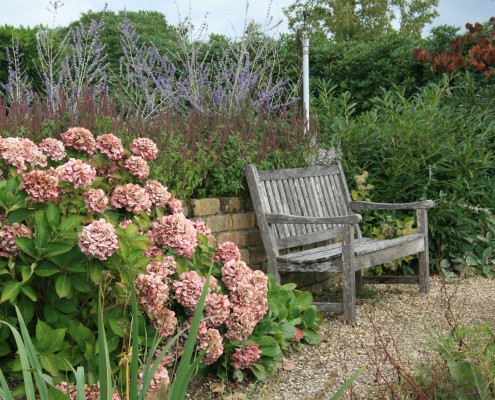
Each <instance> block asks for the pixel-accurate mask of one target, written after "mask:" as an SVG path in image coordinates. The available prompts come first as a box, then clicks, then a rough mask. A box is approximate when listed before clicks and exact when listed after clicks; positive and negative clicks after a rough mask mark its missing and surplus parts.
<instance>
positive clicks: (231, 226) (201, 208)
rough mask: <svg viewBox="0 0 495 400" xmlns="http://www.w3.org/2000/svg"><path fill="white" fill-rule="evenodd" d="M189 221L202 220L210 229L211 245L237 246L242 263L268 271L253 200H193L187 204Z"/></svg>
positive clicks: (230, 198) (227, 198)
mask: <svg viewBox="0 0 495 400" xmlns="http://www.w3.org/2000/svg"><path fill="white" fill-rule="evenodd" d="M184 206H185V207H184V208H185V212H186V213H187V216H188V217H189V218H192V219H194V218H201V219H202V220H203V221H205V223H206V225H207V226H208V227H209V228H210V229H211V231H212V233H213V238H212V239H211V244H212V245H213V246H216V245H217V244H220V243H224V242H234V243H235V244H236V245H237V246H238V247H239V249H240V251H241V257H242V260H243V261H245V262H246V263H247V264H248V265H249V266H250V267H251V268H254V269H263V270H264V271H266V254H265V250H264V248H263V243H262V241H261V235H260V232H259V230H258V227H257V224H256V216H255V214H254V211H253V206H252V203H251V201H250V200H246V199H241V198H238V197H225V198H209V199H192V200H188V201H187V202H186V204H184Z"/></svg>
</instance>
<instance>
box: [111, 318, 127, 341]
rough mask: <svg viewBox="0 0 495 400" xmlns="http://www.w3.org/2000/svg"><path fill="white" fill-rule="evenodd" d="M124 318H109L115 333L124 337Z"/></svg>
mask: <svg viewBox="0 0 495 400" xmlns="http://www.w3.org/2000/svg"><path fill="white" fill-rule="evenodd" d="M122 322H123V320H122V319H108V324H109V325H110V329H111V330H112V332H113V333H115V334H116V335H117V336H118V337H122V338H123V337H124V327H123V326H122Z"/></svg>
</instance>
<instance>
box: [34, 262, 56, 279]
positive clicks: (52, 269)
mask: <svg viewBox="0 0 495 400" xmlns="http://www.w3.org/2000/svg"><path fill="white" fill-rule="evenodd" d="M57 272H60V268H59V267H57V266H56V265H55V264H53V263H52V262H50V261H44V262H43V263H42V264H40V265H38V267H36V269H35V270H34V274H35V275H37V276H41V277H43V278H45V277H47V276H51V275H54V274H56V273H57Z"/></svg>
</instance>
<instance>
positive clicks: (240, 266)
mask: <svg viewBox="0 0 495 400" xmlns="http://www.w3.org/2000/svg"><path fill="white" fill-rule="evenodd" d="M252 272H253V271H252V270H251V268H249V267H248V266H247V265H246V263H245V262H244V261H240V260H236V259H232V260H230V261H228V262H226V263H225V264H224V266H223V268H222V282H223V283H225V286H227V288H228V289H229V290H233V289H234V288H235V287H236V286H237V285H238V283H240V282H243V283H249V281H250V279H251V277H252Z"/></svg>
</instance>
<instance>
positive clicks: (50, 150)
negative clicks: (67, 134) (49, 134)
mask: <svg viewBox="0 0 495 400" xmlns="http://www.w3.org/2000/svg"><path fill="white" fill-rule="evenodd" d="M38 148H39V149H40V150H41V151H42V152H43V153H45V154H46V155H47V156H48V157H49V158H50V159H52V160H53V161H61V160H63V159H64V158H65V157H66V156H67V153H66V152H65V146H64V144H63V143H62V142H61V141H60V140H57V139H52V138H47V139H43V140H42V141H41V142H40V143H39V144H38Z"/></svg>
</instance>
